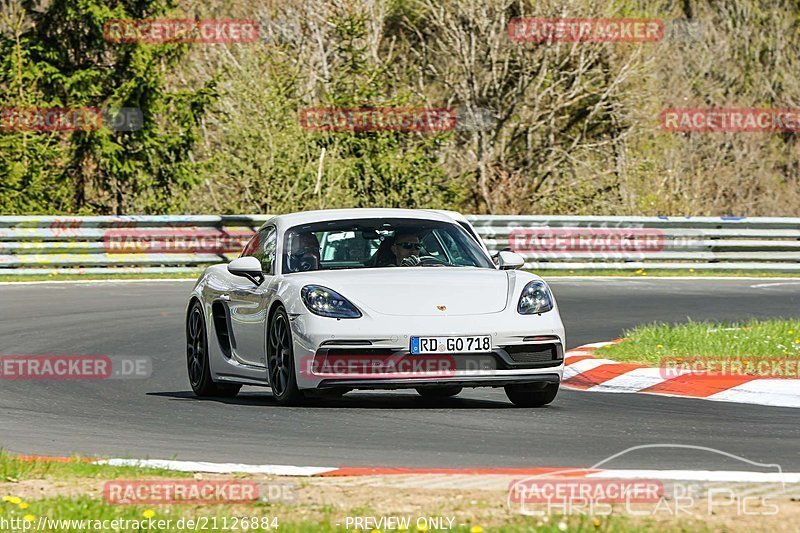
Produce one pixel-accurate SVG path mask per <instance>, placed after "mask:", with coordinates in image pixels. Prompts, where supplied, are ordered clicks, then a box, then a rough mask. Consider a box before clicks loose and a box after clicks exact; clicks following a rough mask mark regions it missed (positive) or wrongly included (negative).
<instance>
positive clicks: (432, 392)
mask: <svg viewBox="0 0 800 533" xmlns="http://www.w3.org/2000/svg"><path fill="white" fill-rule="evenodd" d="M462 390H463V389H462V388H461V387H454V386H450V387H419V388H418V389H417V392H418V393H419V395H420V396H422V397H423V398H430V399H437V398H450V397H451V396H455V395H457V394H459V393H460V392H461V391H462Z"/></svg>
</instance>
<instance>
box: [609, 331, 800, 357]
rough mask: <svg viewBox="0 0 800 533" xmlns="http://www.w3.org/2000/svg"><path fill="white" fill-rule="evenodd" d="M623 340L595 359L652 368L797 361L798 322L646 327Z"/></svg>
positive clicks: (799, 343) (627, 333) (625, 335)
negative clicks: (697, 362)
mask: <svg viewBox="0 0 800 533" xmlns="http://www.w3.org/2000/svg"><path fill="white" fill-rule="evenodd" d="M623 337H624V338H625V340H624V341H623V342H621V343H619V344H614V345H611V346H606V347H603V348H600V349H599V350H598V351H597V355H598V356H600V357H606V358H608V359H614V360H617V361H624V362H630V363H644V364H648V365H653V366H658V365H659V363H660V362H661V360H662V359H663V358H670V359H673V358H687V359H689V358H698V357H702V358H709V359H722V360H729V359H771V358H791V359H795V360H798V359H800V320H751V321H749V322H741V323H724V322H687V323H686V324H677V325H669V324H649V325H643V326H637V327H635V328H633V329H629V330H625V332H624V333H623Z"/></svg>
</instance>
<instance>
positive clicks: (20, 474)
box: [0, 450, 191, 483]
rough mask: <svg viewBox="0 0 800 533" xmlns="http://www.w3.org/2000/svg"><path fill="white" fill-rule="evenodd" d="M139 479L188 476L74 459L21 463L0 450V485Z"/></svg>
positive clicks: (184, 473)
mask: <svg viewBox="0 0 800 533" xmlns="http://www.w3.org/2000/svg"><path fill="white" fill-rule="evenodd" d="M142 477H171V478H180V477H191V474H190V473H186V472H175V471H172V470H164V469H160V468H139V467H133V466H108V465H99V464H96V463H92V462H88V461H86V460H84V459H83V458H81V457H77V456H75V457H72V458H71V460H70V461H69V462H60V461H48V460H43V459H21V458H20V457H19V456H16V455H11V454H9V453H8V452H5V451H3V450H0V483H2V482H12V483H16V482H18V481H22V480H27V479H58V480H64V479H72V478H93V479H130V478H142Z"/></svg>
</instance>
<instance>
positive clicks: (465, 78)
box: [0, 0, 800, 216]
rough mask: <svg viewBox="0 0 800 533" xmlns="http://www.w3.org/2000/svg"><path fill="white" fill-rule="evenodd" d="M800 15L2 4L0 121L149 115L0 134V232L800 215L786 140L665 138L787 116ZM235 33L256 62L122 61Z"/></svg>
mask: <svg viewBox="0 0 800 533" xmlns="http://www.w3.org/2000/svg"><path fill="white" fill-rule="evenodd" d="M798 15H800V2H798V1H797V0H766V1H763V2H753V1H752V0H728V1H725V2H716V1H712V0H680V1H678V0H656V1H644V0H612V1H610V2H590V1H588V0H566V1H564V0H541V1H535V2H534V1H524V0H326V1H323V2H311V1H309V0H272V1H265V2H243V1H238V0H237V1H225V0H180V1H175V2H169V1H165V0H112V1H106V2H103V1H100V0H49V1H44V2H33V1H31V0H6V1H5V2H4V3H3V4H2V10H1V13H0V52H1V53H0V107H2V108H28V107H78V106H92V107H100V108H103V109H119V108H138V109H141V110H142V116H143V127H142V128H141V129H136V130H134V131H119V130H114V129H110V128H100V129H97V130H92V131H71V132H36V131H0V214H35V213H62V212H63V213H79V214H107V213H162V212H164V213H178V212H187V213H190V212H221V213H236V212H239V213H241V212H262V213H263V212H286V211H293V210H300V209H312V208H334V207H359V206H403V207H431V208H442V207H444V208H452V209H457V210H461V211H465V212H488V213H528V214H530V213H536V214H539V213H559V214H645V215H647V214H671V215H701V214H709V215H794V216H797V215H800V207H798V206H800V187H798V185H799V184H800V149H799V148H800V146H798V141H797V134H796V133H793V132H788V133H721V132H715V133H697V132H694V133H674V132H669V131H664V130H663V129H662V128H661V127H660V123H659V114H660V112H661V111H662V110H664V109H667V108H674V107H704V108H725V107H728V108H731V107H738V108H742V107H759V108H784V109H785V108H797V107H798V102H800V84H798V82H797V79H796V76H794V73H796V72H797V71H798V68H797V67H798V62H800V31H798V29H800V28H798V23H799V22H800V17H799V16H798ZM515 17H562V18H589V17H602V18H611V17H624V18H657V19H661V20H663V22H664V28H665V32H664V38H663V39H662V40H660V41H659V42H644V43H624V42H603V43H519V42H514V41H512V40H511V39H510V38H509V35H508V23H509V21H510V20H511V19H513V18H515ZM147 18H192V19H208V18H216V19H220V18H232V19H253V20H255V21H257V22H258V24H259V32H260V36H259V39H258V41H257V42H251V43H236V44H201V43H195V44H178V43H170V44H148V43H113V42H109V41H107V40H106V39H104V36H103V26H104V24H105V23H106V22H107V21H108V20H111V19H147ZM309 107H345V108H383V107H429V108H450V109H453V110H455V112H456V114H457V117H458V122H457V127H456V128H455V129H454V130H452V131H445V132H408V131H359V132H352V131H350V132H346V131H345V132H342V131H339V132H325V131H309V130H307V129H304V128H303V127H302V126H301V123H300V120H299V119H298V116H299V114H300V113H301V112H302V110H303V109H306V108H309Z"/></svg>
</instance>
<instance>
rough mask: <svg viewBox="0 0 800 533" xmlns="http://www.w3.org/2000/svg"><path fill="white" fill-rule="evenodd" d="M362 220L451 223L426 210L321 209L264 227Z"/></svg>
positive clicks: (274, 220) (275, 220)
mask: <svg viewBox="0 0 800 533" xmlns="http://www.w3.org/2000/svg"><path fill="white" fill-rule="evenodd" d="M362 218H410V219H419V220H436V221H439V222H450V223H452V222H453V219H452V218H451V217H449V216H447V215H445V214H443V213H440V212H436V211H430V210H427V209H395V208H359V209H321V210H318V211H302V212H299V213H287V214H285V215H275V216H274V217H272V218H270V219H269V220H267V221H266V222H265V223H264V225H265V226H266V225H276V226H278V229H279V230H284V229H286V228H290V227H294V226H299V225H302V224H313V223H314V222H327V221H329V220H353V219H362Z"/></svg>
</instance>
